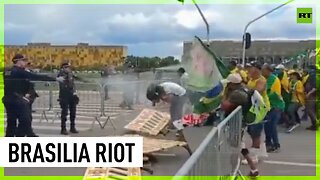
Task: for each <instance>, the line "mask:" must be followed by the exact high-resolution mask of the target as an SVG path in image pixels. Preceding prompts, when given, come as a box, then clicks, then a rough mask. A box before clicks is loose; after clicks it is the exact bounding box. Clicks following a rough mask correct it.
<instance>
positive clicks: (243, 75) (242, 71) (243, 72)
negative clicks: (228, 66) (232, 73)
mask: <svg viewBox="0 0 320 180" xmlns="http://www.w3.org/2000/svg"><path fill="white" fill-rule="evenodd" d="M237 69H238V71H237V73H239V74H240V76H241V78H242V82H243V83H245V84H247V82H248V72H247V71H246V70H245V69H244V67H243V66H242V65H241V64H238V65H237Z"/></svg>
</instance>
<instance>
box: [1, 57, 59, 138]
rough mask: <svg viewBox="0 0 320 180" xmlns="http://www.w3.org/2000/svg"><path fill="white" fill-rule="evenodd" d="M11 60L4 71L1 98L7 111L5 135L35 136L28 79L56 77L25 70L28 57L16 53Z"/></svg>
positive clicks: (50, 79)
mask: <svg viewBox="0 0 320 180" xmlns="http://www.w3.org/2000/svg"><path fill="white" fill-rule="evenodd" d="M12 62H13V63H14V65H13V67H12V68H11V69H10V70H9V71H7V72H5V77H4V97H3V99H2V101H3V104H4V106H5V108H6V112H7V129H6V137H13V136H17V137H24V136H28V137H37V135H36V134H35V133H34V132H33V130H32V127H31V120H32V115H31V113H32V112H31V103H32V100H33V95H32V94H30V88H32V83H31V82H30V81H55V80H56V79H55V78H52V77H49V76H44V75H37V74H34V73H31V72H28V71H26V70H25V67H26V66H27V64H28V59H27V58H26V57H25V56H23V55H21V54H16V55H15V56H14V57H13V59H12ZM17 119H18V121H19V124H18V127H17Z"/></svg>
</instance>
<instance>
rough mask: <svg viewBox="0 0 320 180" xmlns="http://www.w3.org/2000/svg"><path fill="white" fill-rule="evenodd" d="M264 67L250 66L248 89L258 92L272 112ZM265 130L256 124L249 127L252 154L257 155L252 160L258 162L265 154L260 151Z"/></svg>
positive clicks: (258, 65) (254, 63)
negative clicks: (263, 74)
mask: <svg viewBox="0 0 320 180" xmlns="http://www.w3.org/2000/svg"><path fill="white" fill-rule="evenodd" d="M261 67H262V65H261V64H260V63H259V62H252V63H250V65H249V81H248V84H247V87H248V88H249V89H253V90H257V91H258V92H259V93H260V94H261V96H262V97H263V100H264V103H265V105H266V107H267V109H268V111H269V110H270V102H269V98H268V95H267V91H266V83H267V80H266V78H264V77H263V76H262V74H261ZM262 130H263V124H262V123H259V124H254V125H250V126H248V133H249V135H250V136H251V139H252V150H251V151H252V152H253V154H254V155H255V156H254V157H253V158H252V159H253V160H258V156H261V155H262V154H263V152H262V151H261V150H260V144H261V133H262Z"/></svg>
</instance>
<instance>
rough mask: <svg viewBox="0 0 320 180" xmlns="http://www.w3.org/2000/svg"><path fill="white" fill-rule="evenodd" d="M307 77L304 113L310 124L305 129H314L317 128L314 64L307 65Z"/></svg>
mask: <svg viewBox="0 0 320 180" xmlns="http://www.w3.org/2000/svg"><path fill="white" fill-rule="evenodd" d="M308 74H309V76H308V79H307V80H306V83H305V93H306V105H305V106H306V113H307V115H308V116H309V118H310V120H311V126H309V127H307V130H311V131H316V130H317V129H318V128H319V125H318V124H317V118H316V66H315V65H310V66H309V67H308Z"/></svg>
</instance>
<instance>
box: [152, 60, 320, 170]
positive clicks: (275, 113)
mask: <svg viewBox="0 0 320 180" xmlns="http://www.w3.org/2000/svg"><path fill="white" fill-rule="evenodd" d="M229 67H230V74H229V76H228V77H227V78H226V79H225V80H223V82H224V90H223V93H222V96H223V98H222V101H221V104H220V110H222V111H224V113H225V114H226V115H228V114H229V113H231V112H232V111H233V110H234V109H235V108H236V107H237V106H239V105H241V106H242V111H243V115H244V116H243V121H244V123H243V125H244V127H245V128H244V129H247V132H248V134H249V135H250V137H251V140H252V144H251V146H250V148H248V149H247V148H245V147H243V150H242V151H241V152H242V154H243V156H244V160H243V161H242V162H243V163H247V164H249V166H250V168H251V171H250V175H253V176H256V175H258V174H259V172H258V170H257V168H256V164H257V163H258V161H259V157H261V156H262V157H263V156H267V153H272V152H279V151H280V147H281V146H280V143H281V142H280V140H279V137H278V130H277V128H278V126H279V125H283V126H285V127H286V128H287V130H286V132H287V133H292V132H293V131H294V130H295V129H296V128H298V127H299V126H300V123H301V121H302V120H307V119H310V121H311V125H310V126H309V127H307V130H310V131H316V130H317V129H318V127H319V122H317V119H316V106H315V105H316V67H315V66H313V65H310V66H308V67H307V68H306V69H303V70H299V69H298V68H297V66H296V65H295V66H293V68H292V69H286V67H285V66H284V65H282V64H278V65H274V64H271V65H270V64H261V63H259V62H257V61H254V62H250V63H248V64H246V66H245V67H243V66H242V65H240V64H237V62H235V61H232V62H230V66H229ZM178 75H179V76H180V78H181V79H180V80H181V81H180V83H179V84H176V83H173V82H165V83H161V84H156V85H155V84H152V85H150V86H149V88H148V90H147V98H148V99H149V100H150V101H152V102H153V104H154V105H155V104H156V103H157V102H159V101H160V100H162V101H165V102H167V103H169V104H170V115H171V120H172V124H173V125H174V127H175V128H176V129H177V130H178V132H179V131H180V130H181V129H183V123H182V122H181V119H182V118H183V104H184V103H185V102H186V101H188V100H187V99H189V100H191V99H192V98H194V97H189V96H190V95H188V87H187V84H188V73H187V72H186V71H185V70H184V69H183V68H180V69H179V70H178ZM200 94H201V93H200ZM202 95H203V94H202ZM253 96H259V97H261V99H262V103H260V104H263V108H261V109H263V110H264V111H265V112H261V113H260V114H261V117H262V118H263V120H261V121H259V122H258V123H257V122H255V123H252V121H250V122H249V119H250V115H247V114H248V112H249V111H250V108H251V107H252V97H253ZM259 97H257V99H259ZM198 99H199V98H198ZM299 109H303V111H302V112H303V116H300V114H299V113H298V112H299V111H298V110H299ZM207 120H208V119H207ZM263 131H264V133H265V143H263V142H262V133H263ZM264 144H265V146H266V148H262V147H261V146H262V145H264ZM263 149H265V150H263ZM264 151H265V152H264ZM249 152H250V153H249Z"/></svg>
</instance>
